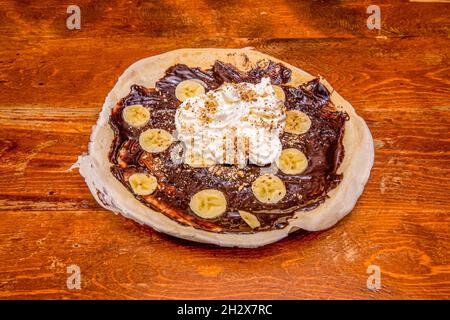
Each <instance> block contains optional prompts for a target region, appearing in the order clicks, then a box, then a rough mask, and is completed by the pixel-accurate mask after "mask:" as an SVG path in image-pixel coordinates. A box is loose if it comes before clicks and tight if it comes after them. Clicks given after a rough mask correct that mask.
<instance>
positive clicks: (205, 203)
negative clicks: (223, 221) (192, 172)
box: [189, 189, 227, 219]
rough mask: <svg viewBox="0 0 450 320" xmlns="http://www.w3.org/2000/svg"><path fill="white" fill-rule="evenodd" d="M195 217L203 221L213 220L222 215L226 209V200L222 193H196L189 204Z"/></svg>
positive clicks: (210, 190) (205, 191)
mask: <svg viewBox="0 0 450 320" xmlns="http://www.w3.org/2000/svg"><path fill="white" fill-rule="evenodd" d="M189 207H191V209H192V211H194V213H195V214H196V215H198V216H199V217H201V218H205V219H213V218H216V217H218V216H220V215H222V214H223V213H224V212H225V210H226V209H227V200H226V199H225V196H224V195H223V193H222V192H220V191H218V190H214V189H206V190H202V191H199V192H197V193H196V194H194V196H193V197H192V198H191V202H190V203H189Z"/></svg>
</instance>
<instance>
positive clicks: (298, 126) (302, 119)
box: [284, 110, 311, 134]
mask: <svg viewBox="0 0 450 320" xmlns="http://www.w3.org/2000/svg"><path fill="white" fill-rule="evenodd" d="M310 127H311V119H309V117H308V116H307V115H306V113H304V112H301V111H298V110H289V111H286V127H285V129H284V131H286V132H288V133H293V134H303V133H305V132H307V131H308V130H309V128H310Z"/></svg>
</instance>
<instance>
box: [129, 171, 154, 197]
mask: <svg viewBox="0 0 450 320" xmlns="http://www.w3.org/2000/svg"><path fill="white" fill-rule="evenodd" d="M128 182H129V183H130V186H131V189H133V191H134V193H135V194H138V195H140V196H148V195H149V194H152V193H153V192H155V190H156V187H157V186H158V182H157V180H156V178H155V177H154V176H152V175H149V174H145V173H134V174H132V175H131V176H130V177H129V178H128Z"/></svg>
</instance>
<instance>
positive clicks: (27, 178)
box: [0, 0, 450, 299]
mask: <svg viewBox="0 0 450 320" xmlns="http://www.w3.org/2000/svg"><path fill="white" fill-rule="evenodd" d="M76 2H77V4H78V5H79V6H80V7H81V13H82V28H81V30H77V31H69V30H67V28H66V27H65V18H66V16H67V14H66V13H65V12H66V6H65V5H63V4H61V3H60V2H59V1H48V0H47V1H39V2H37V1H5V0H1V1H0V44H1V49H0V88H1V90H0V133H1V135H0V159H1V161H0V217H1V220H0V298H1V299H14V298H16V299H17V298H19V299H25V298H29V299H43V298H47V299H58V298H64V299H67V298H70V299H98V298H106V299H122V298H125V299H149V298H150V299H166V298H170V299H174V298H181V299H185V298H194V299H195V298H204V299H217V298H222V299H231V298H238V299H239V298H249V299H252V298H259V299H310V298H320V299H330V298H342V299H359V298H361V299H363V298H364V299H367V298H368V299H423V298H426V299H439V298H440V299H442V298H444V299H450V199H449V195H450V77H449V74H450V49H449V48H450V40H449V38H450V18H449V17H450V5H449V4H445V3H409V2H401V3H400V2H394V1H378V2H379V5H380V7H381V10H382V30H381V31H380V32H377V31H374V30H368V29H367V28H366V26H365V23H366V22H365V21H366V19H367V16H368V15H367V14H366V7H367V6H368V5H370V4H371V1H361V2H357V3H356V2H354V1H326V2H318V1H313V2H307V1H261V0H260V1H237V0H232V1H206V0H203V1H174V2H172V1H147V2H143V1H127V2H121V1H108V2H106V1H105V2H100V3H99V2H98V1H86V0H84V1H76ZM243 46H253V47H255V48H257V49H258V50H260V51H262V52H265V53H268V54H271V55H274V56H276V57H278V58H280V59H282V60H285V61H287V62H289V63H291V64H293V65H296V66H299V67H301V68H302V69H304V70H306V71H308V72H311V73H313V74H321V75H323V76H324V77H325V78H327V80H328V81H329V82H330V83H331V84H333V85H334V87H335V88H336V89H337V90H338V91H339V92H340V93H341V94H342V95H343V96H344V97H345V98H346V99H348V100H349V101H350V102H351V103H352V104H353V106H354V107H355V108H356V109H357V111H358V113H359V114H361V115H362V116H363V117H364V118H365V119H366V121H367V123H368V125H369V127H370V129H371V131H372V134H373V137H374V140H375V146H376V150H375V152H376V155H375V165H374V168H373V171H372V175H371V178H370V180H369V183H368V185H367V187H366V189H365V192H364V194H363V196H362V197H361V198H360V201H359V202H358V204H357V206H356V208H355V209H354V210H353V212H352V213H351V214H350V215H349V216H348V217H347V218H345V219H344V220H343V221H342V222H340V223H339V224H338V225H337V226H336V227H334V228H332V229H330V230H327V231H323V232H318V233H309V234H308V233H299V234H296V235H293V236H292V237H290V238H288V239H285V240H283V241H281V242H279V243H276V244H274V245H270V246H267V247H263V248H259V249H255V250H244V249H226V248H217V247H213V246H208V245H202V244H195V243H190V242H186V241H182V240H178V239H174V238H172V237H168V236H165V235H162V234H159V233H157V232H155V231H153V230H152V229H150V228H148V227H143V226H140V225H138V224H136V223H134V222H132V221H129V220H127V219H125V218H123V217H121V216H116V215H113V214H111V213H110V212H108V211H105V210H103V209H101V208H100V207H99V206H98V204H97V203H96V202H95V201H94V200H93V198H92V196H91V195H90V193H89V191H88V189H87V187H86V185H85V184H84V181H83V179H82V178H81V177H80V176H79V175H78V173H77V172H76V170H75V171H68V169H69V168H70V166H71V165H72V164H73V163H74V162H75V161H76V158H77V156H78V155H79V154H81V153H83V152H85V151H86V146H87V142H88V140H89V135H90V130H91V126H92V125H94V124H95V121H96V118H97V115H98V112H99V111H100V109H101V106H102V103H103V101H104V98H105V96H106V95H107V93H108V92H109V90H110V89H111V88H112V86H113V85H114V83H115V82H116V80H117V77H118V76H119V75H120V74H121V73H122V72H123V70H124V69H125V68H126V67H127V66H128V65H130V64H131V63H133V62H134V61H136V60H138V59H140V58H143V57H147V56H151V55H154V54H158V53H162V52H165V51H168V50H172V49H175V48H181V47H243ZM70 264H76V265H78V266H79V267H80V268H81V273H82V289H81V290H69V289H67V287H66V279H67V276H68V274H67V273H66V267H67V266H68V265H70ZM372 264H376V265H378V266H380V268H381V277H382V278H381V283H382V288H381V289H379V290H369V289H367V286H366V281H367V277H368V276H369V275H368V274H367V273H366V270H367V267H368V266H369V265H372Z"/></svg>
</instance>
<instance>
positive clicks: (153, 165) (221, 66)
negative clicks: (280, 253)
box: [110, 61, 348, 232]
mask: <svg viewBox="0 0 450 320" xmlns="http://www.w3.org/2000/svg"><path fill="white" fill-rule="evenodd" d="M263 77H270V79H271V81H272V83H273V84H277V85H280V86H281V87H282V88H283V90H284V93H285V95H286V102H285V105H286V108H287V110H300V111H302V112H304V113H306V114H307V115H308V116H309V117H310V119H311V122H312V125H311V128H310V129H309V130H308V132H306V133H305V134H302V135H292V134H289V133H284V134H283V135H282V136H281V142H282V145H283V149H285V148H297V149H299V150H301V151H302V152H304V153H305V155H306V156H307V158H308V162H309V165H308V168H307V169H306V170H305V171H304V172H303V173H302V174H299V175H286V174H284V173H283V172H281V171H280V170H278V172H277V173H276V175H277V176H278V177H279V178H280V179H281V180H283V182H284V183H285V186H286V196H285V197H284V198H283V199H282V200H281V201H280V202H278V203H276V204H264V203H261V202H259V201H258V200H256V198H255V197H254V195H253V193H252V190H251V184H252V182H253V181H254V180H255V179H256V178H257V177H258V176H260V175H261V167H259V166H255V165H247V167H245V168H243V169H239V168H237V167H236V166H231V165H215V166H213V167H209V168H192V167H190V166H188V165H186V164H183V163H182V164H176V163H173V162H172V160H171V157H170V153H171V152H172V150H173V148H175V147H176V146H177V143H174V144H173V145H172V146H171V147H169V148H168V149H167V150H166V151H164V152H161V153H148V152H145V151H143V150H142V149H141V147H140V145H139V142H138V139H139V135H140V133H141V132H142V131H145V130H147V129H148V128H162V129H165V130H167V131H169V132H174V131H175V121H174V117H175V111H176V109H177V107H178V106H179V105H180V104H181V102H180V101H179V100H178V99H177V98H176V97H175V88H176V86H177V84H178V83H180V82H181V81H183V80H186V79H193V78H194V79H199V80H202V81H203V82H204V83H205V84H206V85H207V88H206V90H207V91H208V90H213V89H216V88H218V87H219V86H220V85H222V84H223V83H224V82H235V83H238V82H250V83H258V82H260V80H261V79H262V78H263ZM290 79H291V70H289V69H288V68H286V67H285V66H283V65H282V64H279V63H274V62H269V63H268V64H266V65H265V66H258V67H255V68H253V69H252V70H250V71H248V72H242V71H239V70H237V69H236V68H235V67H234V66H232V65H230V64H226V63H223V62H220V61H216V62H215V64H214V65H213V67H212V68H211V69H208V70H201V69H199V68H189V67H188V66H186V65H183V64H177V65H175V66H172V67H170V68H169V69H168V70H167V71H166V73H165V76H164V77H163V78H162V79H160V80H159V81H158V82H157V83H156V88H145V87H142V86H138V85H133V86H131V91H130V94H129V95H128V96H126V97H125V98H123V99H122V100H121V101H120V102H119V103H118V104H117V105H116V107H115V108H114V109H113V110H112V114H111V117H110V125H111V127H112V129H113V130H114V133H115V138H114V141H113V143H112V146H111V152H110V161H111V163H112V166H111V171H112V173H113V174H114V176H115V177H116V178H117V179H118V180H119V181H121V182H122V183H123V184H124V185H125V187H127V188H128V189H129V190H130V191H131V188H130V186H129V183H128V177H129V176H130V175H132V174H133V173H135V172H146V173H149V174H152V175H154V176H155V177H157V179H158V189H157V190H156V191H155V192H154V193H153V194H152V195H150V196H145V197H142V196H136V198H137V199H138V200H140V201H141V202H142V203H144V204H145V205H147V206H149V207H151V208H153V209H155V210H158V211H160V212H162V213H164V214H166V215H167V216H169V217H170V218H171V219H174V220H176V221H178V222H179V223H181V224H185V225H191V226H193V227H195V228H200V229H204V230H208V231H214V232H255V231H265V230H273V229H280V228H284V227H285V226H287V225H288V220H289V218H291V217H292V216H293V215H294V212H295V211H298V210H304V211H306V210H311V209H313V208H315V207H317V206H318V205H319V204H320V203H322V202H323V201H324V200H325V199H326V197H327V193H328V192H329V191H330V190H331V189H333V188H334V187H336V186H337V185H338V184H339V182H340V181H341V180H342V175H339V174H337V173H336V170H337V168H338V167H339V165H340V163H341V161H342V159H343V156H344V149H343V146H342V137H343V134H344V124H345V121H346V120H348V115H347V114H346V113H343V112H339V111H336V109H335V108H334V106H333V105H332V103H331V102H330V93H329V92H328V90H327V89H326V88H325V87H324V86H323V85H322V84H321V83H320V82H319V79H314V80H312V81H310V82H308V83H306V84H304V85H301V86H300V87H298V88H296V87H292V86H289V85H287V83H288V82H289V81H290ZM134 104H141V105H143V106H144V107H147V108H149V109H150V112H151V119H150V121H149V122H148V124H147V125H145V126H144V127H142V128H139V129H137V128H133V127H131V126H129V125H128V124H127V123H126V122H125V121H124V120H123V119H122V109H123V108H124V107H126V106H129V105H134ZM203 189H218V190H220V191H222V192H223V193H224V194H225V197H226V198H227V203H228V207H227V211H226V213H225V214H223V215H222V216H220V217H218V218H216V219H208V220H207V219H202V218H200V217H198V216H196V215H195V214H194V213H193V212H192V211H191V209H190V208H189V201H190V199H191V197H192V196H193V195H194V194H195V193H197V192H198V191H200V190H203ZM238 210H245V211H249V212H252V213H253V214H254V215H256V216H257V218H258V220H259V221H260V223H261V226H260V227H259V228H257V229H255V230H252V229H251V228H250V227H249V226H248V225H247V224H246V222H245V221H244V220H243V219H242V218H241V217H240V215H239V213H238Z"/></svg>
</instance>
